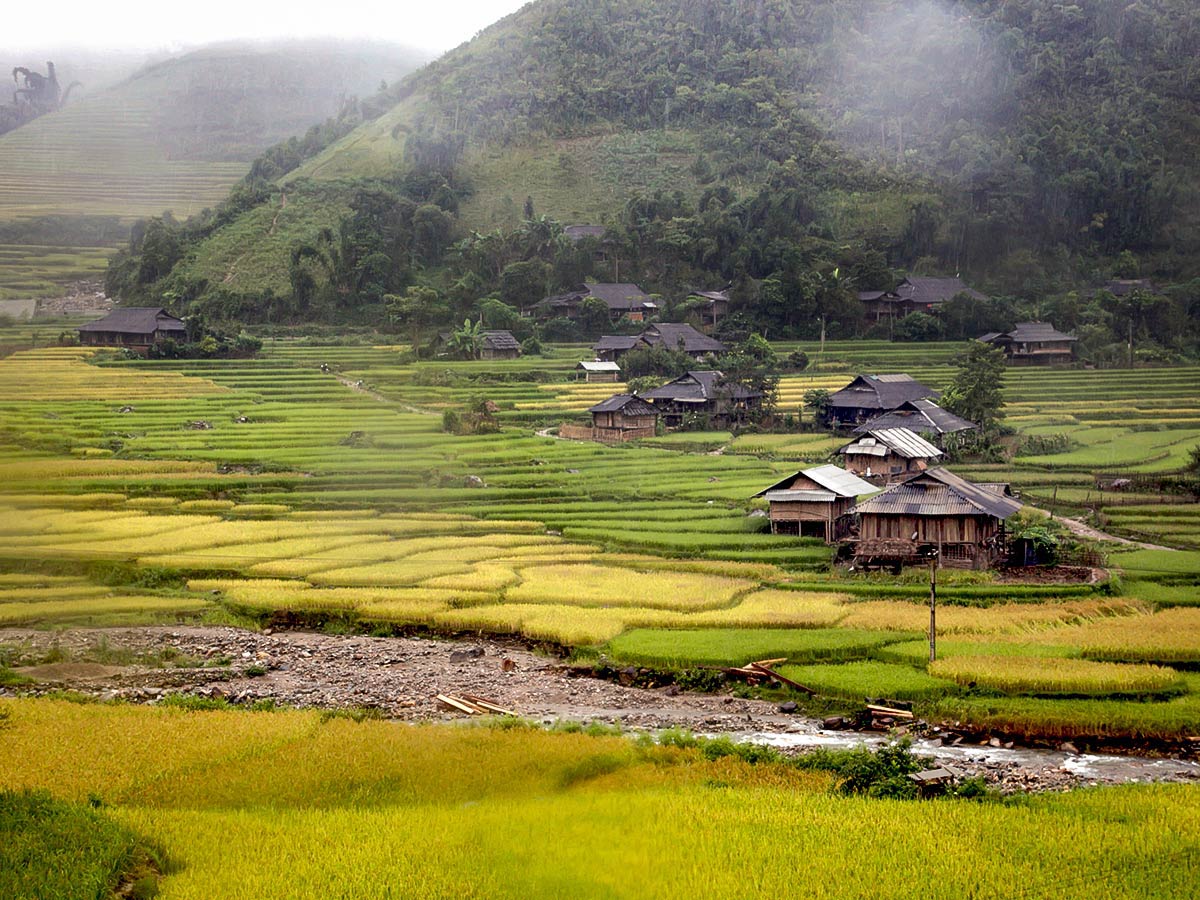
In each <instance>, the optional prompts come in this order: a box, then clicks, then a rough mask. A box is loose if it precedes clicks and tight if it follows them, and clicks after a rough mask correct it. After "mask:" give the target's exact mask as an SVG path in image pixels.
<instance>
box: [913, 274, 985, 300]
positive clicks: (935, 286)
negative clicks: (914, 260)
mask: <svg viewBox="0 0 1200 900" xmlns="http://www.w3.org/2000/svg"><path fill="white" fill-rule="evenodd" d="M896 293H897V294H898V295H899V297H900V299H901V300H911V301H912V302H913V303H920V304H932V305H935V306H936V305H937V304H939V303H945V302H946V301H947V300H949V299H950V298H951V297H953V296H955V295H956V294H966V295H968V296H969V297H973V298H974V299H976V300H986V299H987V296H986V295H984V294H981V293H979V291H977V290H975V289H974V288H970V287H967V285H966V283H965V282H964V281H963V280H962V279H961V278H930V277H926V276H922V275H910V276H909V277H908V278H905V279H904V280H903V281H902V282H900V286H899V287H898V288H896Z"/></svg>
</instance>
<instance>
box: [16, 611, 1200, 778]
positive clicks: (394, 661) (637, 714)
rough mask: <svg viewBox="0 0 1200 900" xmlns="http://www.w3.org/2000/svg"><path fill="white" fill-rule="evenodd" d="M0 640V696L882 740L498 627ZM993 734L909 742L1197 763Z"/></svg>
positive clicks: (1013, 769) (150, 630) (759, 738)
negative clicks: (472, 632) (530, 644)
mask: <svg viewBox="0 0 1200 900" xmlns="http://www.w3.org/2000/svg"><path fill="white" fill-rule="evenodd" d="M0 646H3V647H5V648H7V650H8V654H9V656H10V657H12V658H13V659H14V662H15V663H16V665H17V671H18V673H20V674H23V675H25V676H27V677H29V678H31V679H33V681H32V683H27V684H25V685H22V686H19V687H12V688H8V689H7V690H0V696H2V695H3V694H4V693H8V694H9V695H12V694H14V693H21V694H33V695H37V694H42V693H46V692H49V691H53V690H62V689H70V690H73V691H78V692H83V693H86V694H90V695H93V696H96V697H98V698H101V699H109V700H116V699H121V700H126V701H129V702H139V703H156V702H159V701H160V699H161V698H162V697H163V696H164V695H165V694H168V693H186V694H191V695H196V696H200V697H213V698H218V697H219V698H225V699H228V700H229V701H230V702H233V703H237V704H250V703H254V702H257V701H273V702H275V703H277V704H280V705H286V706H299V707H318V708H343V707H372V708H376V709H378V710H380V711H381V712H382V713H383V714H384V715H386V716H388V717H390V718H394V719H398V720H403V721H442V720H445V721H450V720H459V719H462V718H464V714H463V713H462V712H459V711H456V710H453V709H450V708H448V707H447V706H446V705H445V704H443V703H441V702H439V701H438V700H437V699H436V697H437V695H438V694H449V695H459V696H461V695H464V694H470V695H474V696H477V697H482V698H486V699H487V700H488V701H490V702H491V703H493V704H495V705H496V706H499V707H502V708H504V709H508V710H512V711H513V712H515V713H517V714H519V715H522V716H525V717H527V718H530V719H534V720H541V721H545V722H552V721H555V720H571V721H585V722H586V721H598V722H606V723H618V722H619V723H620V724H621V725H622V726H623V727H626V728H630V729H649V730H656V729H661V728H667V727H673V726H675V727H682V728H688V729H691V730H693V731H695V732H697V733H706V734H717V733H723V734H731V735H732V736H734V737H736V738H737V739H739V740H753V741H756V742H759V743H768V744H771V745H773V746H776V747H779V748H780V749H781V750H783V751H784V752H789V753H790V752H804V751H806V750H810V749H813V748H815V747H818V746H827V747H852V746H855V745H857V744H860V743H863V742H866V743H868V744H871V743H878V742H880V741H882V740H883V739H884V736H881V735H879V734H860V733H857V732H847V731H831V730H826V729H824V728H823V727H822V723H821V722H820V721H819V720H814V719H809V718H806V717H804V716H800V715H796V714H789V713H784V712H781V711H780V708H779V707H777V706H776V705H775V704H773V703H769V702H766V701H762V700H753V699H745V698H739V697H733V696H729V695H724V694H701V693H692V692H687V691H681V690H679V689H678V688H677V687H676V686H674V685H667V686H664V687H661V688H655V689H647V688H641V687H634V686H626V685H623V684H620V683H616V682H612V681H607V680H602V679H598V678H591V677H586V676H585V675H583V674H581V671H582V670H579V669H576V668H572V667H570V666H566V665H564V664H562V663H561V662H560V661H559V660H556V659H552V658H549V657H545V656H539V655H537V654H535V653H532V652H530V651H529V650H528V649H527V648H525V647H524V646H523V645H521V644H519V643H517V642H513V641H505V640H502V639H489V640H479V641H471V642H461V641H449V640H434V639H429V638H400V637H367V636H360V635H349V636H341V635H328V634H316V633H311V632H303V631H284V632H274V633H272V632H271V631H262V632H257V631H247V630H243V629H239V628H231V627H212V626H208V627H203V626H202V627H192V626H175V627H170V626H158V627H137V628H107V629H73V630H67V631H58V632H46V631H35V630H23V629H5V630H0ZM23 663H24V665H22V664H23ZM997 744H1000V742H999V741H992V742H990V743H989V742H988V741H986V740H985V741H984V742H983V744H982V745H977V744H972V745H969V746H966V745H963V744H962V743H961V742H959V743H958V745H956V746H949V745H946V744H945V742H943V741H941V740H939V739H938V738H937V737H936V735H935V736H932V737H930V736H926V737H925V738H923V739H922V740H921V741H920V742H919V743H918V749H919V750H920V751H921V752H922V753H923V754H928V755H930V756H932V757H934V758H935V759H936V760H937V761H938V763H939V764H949V765H952V766H954V767H955V768H956V769H957V770H958V771H959V772H961V773H962V774H963V775H983V776H984V777H985V778H987V779H988V781H990V782H992V783H993V784H997V785H999V786H1000V787H1001V788H1002V789H1004V790H1010V791H1011V790H1034V791H1037V790H1063V789H1067V788H1070V787H1075V786H1079V785H1086V784H1113V783H1122V782H1130V781H1187V780H1193V779H1200V765H1198V764H1196V763H1195V762H1191V761H1188V760H1163V759H1158V760H1152V759H1143V758H1139V757H1125V756H1105V755H1099V754H1079V753H1074V752H1071V751H1070V749H1069V748H1068V749H1067V750H1065V751H1049V750H1037V749H1030V748H1019V747H1011V746H1009V747H1005V746H1003V744H1000V746H996V745H997Z"/></svg>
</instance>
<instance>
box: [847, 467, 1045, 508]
mask: <svg viewBox="0 0 1200 900" xmlns="http://www.w3.org/2000/svg"><path fill="white" fill-rule="evenodd" d="M1020 508H1021V504H1020V503H1019V502H1018V501H1016V500H1014V499H1012V498H1011V497H1006V496H1005V495H1004V494H1002V493H998V492H997V491H995V490H989V489H988V488H986V487H983V486H982V485H978V484H972V483H971V482H969V481H967V480H966V479H965V478H960V477H959V476H957V475H955V474H954V473H953V472H949V471H947V470H946V469H942V468H937V469H929V470H928V471H926V472H921V473H920V474H918V475H913V476H912V477H911V478H906V479H905V480H904V481H901V482H900V483H899V484H897V485H894V486H893V487H890V488H888V489H887V490H885V491H883V492H882V493H880V494H876V495H875V496H874V497H872V498H871V499H869V500H864V501H863V502H862V503H859V504H858V505H857V506H855V507H854V508H853V509H852V510H850V511H851V512H852V513H858V514H861V515H892V516H980V515H984V516H992V517H993V518H996V519H1007V518H1008V517H1009V516H1011V515H1012V514H1013V513H1015V512H1016V511H1017V510H1019V509H1020Z"/></svg>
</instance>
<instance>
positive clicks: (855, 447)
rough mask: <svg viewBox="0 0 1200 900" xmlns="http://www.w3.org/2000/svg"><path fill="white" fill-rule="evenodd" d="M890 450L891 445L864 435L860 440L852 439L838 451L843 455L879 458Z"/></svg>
mask: <svg viewBox="0 0 1200 900" xmlns="http://www.w3.org/2000/svg"><path fill="white" fill-rule="evenodd" d="M891 452H892V448H891V447H889V446H888V445H887V444H881V443H880V442H879V441H877V440H875V438H873V437H865V438H863V439H862V440H858V441H852V442H851V443H849V444H847V445H846V446H845V447H842V448H841V449H839V450H838V453H840V454H842V455H843V456H878V457H881V458H882V457H884V456H887V455H888V454H889V453H891Z"/></svg>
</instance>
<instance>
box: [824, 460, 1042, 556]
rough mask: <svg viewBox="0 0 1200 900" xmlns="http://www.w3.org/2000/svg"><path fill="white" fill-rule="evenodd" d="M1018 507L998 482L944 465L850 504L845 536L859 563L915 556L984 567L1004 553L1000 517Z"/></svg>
mask: <svg viewBox="0 0 1200 900" xmlns="http://www.w3.org/2000/svg"><path fill="white" fill-rule="evenodd" d="M1020 508H1021V504H1020V502H1018V501H1017V500H1015V499H1013V498H1012V497H1011V496H1008V495H1007V494H1006V493H1005V491H1004V487H1003V485H982V484H973V483H972V482H970V481H967V480H966V479H965V478H960V477H959V476H957V475H955V474H953V473H952V472H949V471H947V470H946V469H943V468H936V469H930V470H928V471H927V472H920V473H918V474H916V475H911V476H909V477H908V478H906V479H905V480H904V481H901V482H900V483H898V484H895V485H893V486H892V487H889V488H888V489H887V490H885V491H883V492H882V493H879V494H876V495H875V496H874V497H871V498H870V499H868V500H865V501H863V502H862V503H859V504H858V505H857V506H855V507H854V508H853V509H851V510H850V515H851V516H852V517H853V519H854V525H853V526H852V531H851V536H850V537H849V538H847V541H848V543H849V544H850V547H851V549H852V552H853V555H854V558H855V559H856V560H857V561H859V562H862V563H865V564H869V563H870V562H872V561H875V562H888V563H892V564H897V565H899V564H902V563H904V562H916V561H919V560H920V559H921V558H922V552H923V551H926V550H937V552H938V558H939V560H940V561H941V565H944V566H956V567H961V568H975V569H984V568H987V567H989V566H991V565H994V564H995V563H997V562H998V561H1000V560H1001V559H1003V558H1004V556H1005V552H1006V549H1007V548H1006V535H1005V530H1004V522H1005V520H1006V519H1007V518H1009V516H1011V515H1012V514H1013V513H1015V512H1016V511H1017V510H1019V509H1020Z"/></svg>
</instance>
